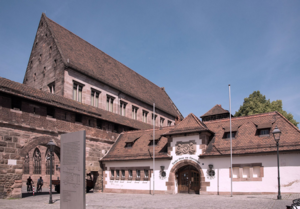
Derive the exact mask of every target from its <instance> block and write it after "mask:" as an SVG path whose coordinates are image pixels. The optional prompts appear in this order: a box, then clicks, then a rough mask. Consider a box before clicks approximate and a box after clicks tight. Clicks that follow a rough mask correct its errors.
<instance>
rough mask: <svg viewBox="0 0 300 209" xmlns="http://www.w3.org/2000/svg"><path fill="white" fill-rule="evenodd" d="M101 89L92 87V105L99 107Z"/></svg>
mask: <svg viewBox="0 0 300 209" xmlns="http://www.w3.org/2000/svg"><path fill="white" fill-rule="evenodd" d="M100 93H101V91H98V90H96V89H93V88H91V105H92V106H94V107H99V95H100Z"/></svg>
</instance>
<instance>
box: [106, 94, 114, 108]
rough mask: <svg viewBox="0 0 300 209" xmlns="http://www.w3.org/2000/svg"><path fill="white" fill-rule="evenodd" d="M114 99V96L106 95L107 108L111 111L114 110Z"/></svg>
mask: <svg viewBox="0 0 300 209" xmlns="http://www.w3.org/2000/svg"><path fill="white" fill-rule="evenodd" d="M114 99H115V98H114V97H112V96H109V95H107V96H106V110H107V111H109V112H113V104H114Z"/></svg>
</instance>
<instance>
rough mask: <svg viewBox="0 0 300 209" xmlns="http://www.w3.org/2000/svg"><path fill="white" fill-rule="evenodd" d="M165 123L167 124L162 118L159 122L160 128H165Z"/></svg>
mask: <svg viewBox="0 0 300 209" xmlns="http://www.w3.org/2000/svg"><path fill="white" fill-rule="evenodd" d="M164 122H165V119H164V118H162V117H160V120H159V126H160V127H163V126H164Z"/></svg>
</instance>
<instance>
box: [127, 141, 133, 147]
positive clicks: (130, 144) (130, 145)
mask: <svg viewBox="0 0 300 209" xmlns="http://www.w3.org/2000/svg"><path fill="white" fill-rule="evenodd" d="M132 146H133V142H127V143H126V145H125V147H132Z"/></svg>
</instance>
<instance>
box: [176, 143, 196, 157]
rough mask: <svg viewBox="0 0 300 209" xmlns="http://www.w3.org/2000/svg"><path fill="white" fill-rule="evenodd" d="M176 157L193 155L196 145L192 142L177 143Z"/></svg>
mask: <svg viewBox="0 0 300 209" xmlns="http://www.w3.org/2000/svg"><path fill="white" fill-rule="evenodd" d="M175 152H176V155H181V154H188V153H189V154H191V155H192V154H195V152H196V145H195V143H193V142H189V143H184V142H178V143H177V144H176V151H175Z"/></svg>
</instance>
